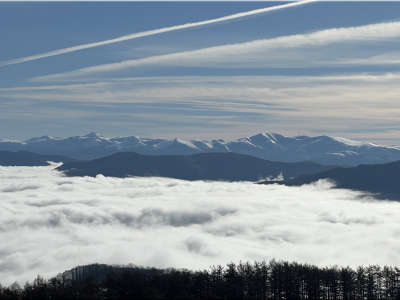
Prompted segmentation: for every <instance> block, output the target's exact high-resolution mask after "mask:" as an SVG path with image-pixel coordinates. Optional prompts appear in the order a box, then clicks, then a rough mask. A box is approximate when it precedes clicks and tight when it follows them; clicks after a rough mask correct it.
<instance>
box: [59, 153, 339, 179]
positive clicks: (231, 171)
mask: <svg viewBox="0 0 400 300" xmlns="http://www.w3.org/2000/svg"><path fill="white" fill-rule="evenodd" d="M334 167H335V166H323V165H320V164H317V163H314V162H310V161H306V162H298V163H283V162H274V161H268V160H264V159H260V158H256V157H253V156H250V155H244V154H238V153H200V154H193V155H161V156H154V155H140V154H137V153H134V152H123V153H117V154H114V155H111V156H107V157H103V158H99V159H95V160H91V161H88V162H71V163H65V164H64V165H62V166H60V167H59V168H57V169H58V170H60V171H64V172H65V173H66V174H67V175H68V176H96V175H98V174H103V175H105V176H113V177H126V176H161V177H171V178H177V179H185V180H228V181H241V180H246V181H258V180H260V179H262V178H266V177H269V176H273V177H276V176H278V175H279V174H280V173H282V174H283V176H284V177H297V176H299V175H302V174H313V173H317V172H321V171H325V170H329V169H332V168H334Z"/></svg>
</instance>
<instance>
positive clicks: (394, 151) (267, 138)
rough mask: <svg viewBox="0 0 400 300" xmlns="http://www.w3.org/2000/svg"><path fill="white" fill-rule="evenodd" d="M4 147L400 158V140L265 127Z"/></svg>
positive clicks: (0, 144)
mask: <svg viewBox="0 0 400 300" xmlns="http://www.w3.org/2000/svg"><path fill="white" fill-rule="evenodd" d="M0 150H8V151H21V150H26V151H31V152H34V153H38V154H46V155H63V156H68V157H71V158H74V159H78V160H90V159H96V158H100V157H104V156H107V155H111V154H115V153H118V152H130V151H132V152H136V153H139V154H142V155H167V154H181V155H191V154H197V153H213V152H234V153H240V154H247V155H252V156H255V157H258V158H263V159H267V160H273V161H281V162H300V161H306V160H311V161H313V162H317V163H320V164H323V165H333V164H341V165H349V166H356V165H359V164H379V163H386V162H392V161H396V160H400V146H384V145H377V144H374V143H364V142H358V141H353V140H349V139H345V138H340V137H330V136H325V135H322V136H317V137H308V136H303V135H302V136H295V137H287V136H283V135H280V134H276V133H260V134H257V135H254V136H251V137H244V138H240V139H238V140H235V141H230V142H227V141H224V140H222V139H219V140H212V141H201V140H187V141H184V140H180V139H151V138H140V137H138V136H129V137H114V138H107V137H104V136H101V135H99V134H97V133H94V132H92V133H90V134H87V135H84V136H73V137H50V136H46V135H45V136H42V137H36V138H32V139H29V140H26V141H14V140H0Z"/></svg>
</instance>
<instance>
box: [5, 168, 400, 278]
mask: <svg viewBox="0 0 400 300" xmlns="http://www.w3.org/2000/svg"><path fill="white" fill-rule="evenodd" d="M51 169H52V167H0V197H1V199H2V201H1V202H0V237H1V240H2V243H1V244H0V282H1V283H2V284H10V283H12V282H14V281H15V280H18V281H19V282H20V283H23V282H25V281H26V280H27V279H32V278H34V277H35V276H36V275H37V274H38V273H40V274H42V275H44V276H46V277H49V276H53V275H55V274H57V273H58V272H61V271H64V270H65V269H69V268H72V267H74V266H77V265H82V264H89V263H94V262H98V263H108V264H113V263H125V264H126V263H133V264H137V265H145V266H155V267H187V268H193V269H198V268H208V267H209V266H210V265H213V264H225V263H227V262H229V261H239V260H244V261H246V260H250V261H252V260H264V259H265V260H269V259H271V258H274V257H275V258H277V259H287V260H297V261H301V262H310V263H316V264H319V265H322V266H323V265H330V264H336V263H338V264H343V265H347V264H349V265H351V266H356V265H359V264H373V263H380V264H396V263H397V262H398V259H399V255H400V243H399V241H398V237H399V235H400V230H399V228H400V227H399V225H400V224H399V223H400V221H399V219H398V215H399V213H400V204H399V203H397V202H386V201H379V202H378V201H375V200H372V199H371V198H368V197H367V198H360V197H361V196H362V194H361V193H359V192H354V191H347V190H336V189H330V187H331V184H330V183H329V182H320V183H318V184H314V185H310V186H303V187H284V186H259V185H254V184H252V183H250V182H242V183H225V182H201V181H199V182H188V181H180V180H173V179H166V178H127V179H117V178H106V177H103V176H98V177H97V178H66V177H63V176H61V175H60V174H59V173H58V172H56V171H52V170H51Z"/></svg>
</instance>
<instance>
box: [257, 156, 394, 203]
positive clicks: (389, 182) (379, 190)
mask: <svg viewBox="0 0 400 300" xmlns="http://www.w3.org/2000/svg"><path fill="white" fill-rule="evenodd" d="M325 178H330V179H332V180H334V181H336V183H337V186H336V187H337V188H345V189H354V190H359V191H366V192H371V193H376V194H377V195H376V197H377V198H380V199H385V198H387V199H392V200H400V161H396V162H392V163H386V164H376V165H359V166H357V167H351V168H335V169H331V170H327V171H323V172H320V173H316V174H312V175H307V176H302V177H298V178H292V179H286V180H283V181H265V182H262V183H261V184H273V183H278V184H284V185H288V186H299V185H303V184H309V183H311V182H315V181H318V180H319V179H325Z"/></svg>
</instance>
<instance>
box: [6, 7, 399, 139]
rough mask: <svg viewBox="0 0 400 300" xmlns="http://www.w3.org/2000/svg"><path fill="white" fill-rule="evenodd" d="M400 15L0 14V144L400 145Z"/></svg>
mask: <svg viewBox="0 0 400 300" xmlns="http://www.w3.org/2000/svg"><path fill="white" fill-rule="evenodd" d="M268 8H270V9H268ZM246 12H251V13H247V14H246ZM243 13H244V14H243ZM399 13H400V2H396V1H393V2H327V1H305V2H304V3H300V2H282V1H280V2H268V1H263V2H117V3H112V2H34V3H33V2H0V29H6V30H0V40H1V47H0V139H17V140H26V139H29V138H32V137H34V136H42V135H50V136H74V135H84V134H87V133H89V132H98V133H100V134H102V135H104V136H109V137H112V136H131V135H137V136H140V137H149V138H180V139H203V140H212V139H220V138H222V139H225V140H235V139H237V138H241V137H245V136H251V135H254V134H257V133H260V132H276V133H279V134H283V135H287V136H295V135H309V136H317V135H330V136H341V137H345V138H350V139H355V140H360V141H370V142H376V143H379V144H387V145H398V144H400V142H399V139H398V137H399V136H400V125H399V116H400V103H399V101H398V95H399V94H400V85H399V83H400V72H399V70H398V69H399V64H400V59H399V50H398V49H399V42H400V17H399V16H400V14H399ZM232 15H233V16H232ZM227 16H232V17H229V18H224V17H227ZM219 18H223V19H219ZM207 20H214V21H210V22H204V21H207ZM197 22H199V24H195V23H197ZM185 24H190V25H185ZM182 25H183V26H182ZM121 37H123V38H121Z"/></svg>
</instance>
